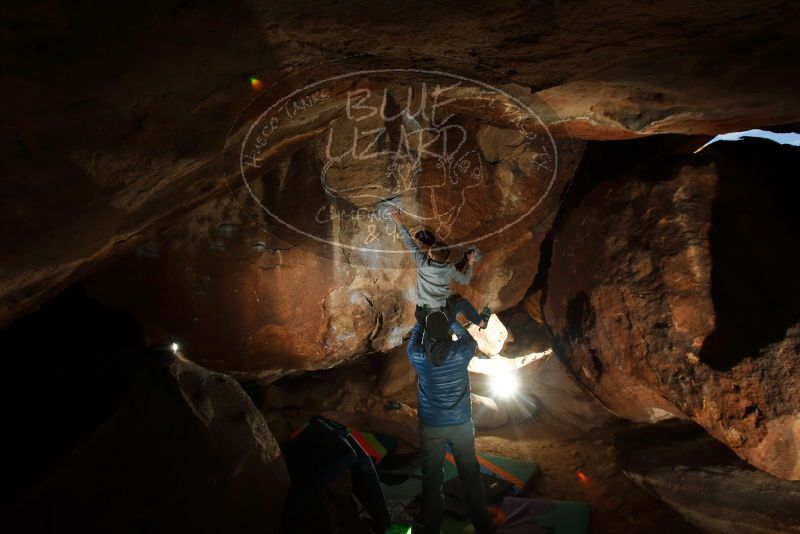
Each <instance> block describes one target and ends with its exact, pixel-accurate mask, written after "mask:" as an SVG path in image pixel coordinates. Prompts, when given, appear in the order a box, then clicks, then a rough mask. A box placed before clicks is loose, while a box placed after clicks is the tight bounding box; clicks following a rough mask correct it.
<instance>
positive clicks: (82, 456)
mask: <svg viewBox="0 0 800 534" xmlns="http://www.w3.org/2000/svg"><path fill="white" fill-rule="evenodd" d="M151 356H152V355H151ZM162 358H163V361H161V362H160V363H156V362H150V363H151V366H150V367H149V368H148V369H147V370H146V371H145V372H144V373H143V374H142V376H141V377H140V378H139V380H138V381H137V382H136V383H135V384H134V385H133V386H132V388H131V390H130V392H129V394H128V396H127V398H126V400H125V402H124V404H123V405H122V407H121V408H120V409H119V411H118V412H117V413H116V414H115V415H114V416H113V417H112V418H111V419H110V420H109V421H107V422H106V423H105V424H104V425H103V426H101V427H100V428H99V429H98V430H97V431H96V432H95V433H94V434H93V435H92V436H91V437H90V438H89V439H88V440H87V441H86V442H85V443H83V444H82V445H81V446H79V447H78V448H77V449H76V450H75V451H74V452H73V453H72V454H71V455H70V456H69V457H68V458H67V459H66V461H65V462H64V463H63V465H62V466H61V467H60V468H59V469H58V470H57V471H56V472H55V473H54V474H53V475H52V476H51V477H50V478H49V479H48V480H47V481H46V482H45V483H44V484H42V485H41V486H39V487H37V488H35V489H33V490H32V491H30V492H28V493H26V494H24V495H23V496H21V497H20V498H19V499H18V501H17V502H15V503H13V504H12V505H11V507H10V509H9V513H8V514H7V515H6V517H5V519H6V521H7V523H6V524H7V527H8V528H10V530H7V531H14V532H17V531H26V532H30V531H35V532H43V531H80V532H95V531H98V532H129V531H132V530H145V531H148V532H186V531H192V532H275V531H277V530H278V529H279V528H280V519H281V512H282V509H283V502H284V498H285V497H286V494H287V492H288V488H289V475H288V472H287V469H286V465H285V463H284V460H283V457H282V456H281V451H280V448H279V447H278V444H277V442H276V441H275V439H274V438H273V436H272V434H271V432H270V430H269V428H268V427H267V424H266V422H265V421H264V418H263V416H262V415H261V412H260V411H259V410H258V409H257V408H256V407H255V406H254V405H253V403H252V401H251V400H250V398H249V397H248V396H247V394H246V393H245V392H244V391H243V390H242V388H241V387H240V386H239V384H238V383H237V382H236V381H235V380H233V379H232V378H231V377H229V376H226V375H223V374H220V373H214V372H210V371H208V370H206V369H204V368H202V367H200V366H198V365H196V364H193V363H191V362H188V361H187V360H185V359H184V358H183V357H182V356H180V355H178V356H177V357H174V358H173V357H172V356H169V357H166V356H162ZM44 424H46V423H44Z"/></svg>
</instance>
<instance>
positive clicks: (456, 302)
mask: <svg viewBox="0 0 800 534" xmlns="http://www.w3.org/2000/svg"><path fill="white" fill-rule="evenodd" d="M438 310H444V312H445V313H446V314H447V318H448V319H450V320H451V321H454V320H456V318H457V317H458V314H459V313H460V314H461V315H463V316H464V317H466V319H467V321H469V322H471V323H472V324H476V325H479V326H480V324H481V322H482V321H483V317H481V314H479V313H478V310H476V309H475V307H474V306H473V305H472V303H471V302H470V301H468V300H467V299H465V298H464V297H462V296H460V295H454V296H452V297H449V298H448V299H447V305H446V307H445V308H431V307H430V306H420V305H417V308H416V309H415V310H414V318H415V319H416V320H417V322H418V323H419V324H421V325H423V326H424V325H425V317H426V316H427V315H428V314H429V313H431V312H434V311H438Z"/></svg>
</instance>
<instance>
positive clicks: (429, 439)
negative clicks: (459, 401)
mask: <svg viewBox="0 0 800 534" xmlns="http://www.w3.org/2000/svg"><path fill="white" fill-rule="evenodd" d="M419 437H420V455H421V457H422V522H423V525H424V527H425V532H426V533H427V534H439V531H440V530H441V528H442V520H443V518H444V497H443V495H442V484H443V483H444V470H443V469H442V465H443V464H444V456H445V453H446V452H447V445H448V444H449V445H450V447H451V448H452V450H453V457H454V458H455V460H456V467H457V468H458V476H459V478H460V479H461V487H462V488H464V491H465V493H466V497H467V506H468V508H469V516H470V519H472V524H473V526H474V527H475V530H476V531H477V532H478V533H479V534H488V533H490V532H491V531H492V521H491V519H490V517H489V510H488V508H487V507H486V490H485V489H484V487H483V481H482V480H481V476H480V467H479V466H478V459H477V458H476V456H475V426H474V425H473V424H472V420H469V421H467V422H466V423H464V424H461V425H455V426H425V425H423V424H422V423H420V425H419Z"/></svg>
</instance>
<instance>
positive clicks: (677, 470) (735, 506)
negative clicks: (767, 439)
mask: <svg viewBox="0 0 800 534" xmlns="http://www.w3.org/2000/svg"><path fill="white" fill-rule="evenodd" d="M614 447H615V449H616V462H617V465H618V466H619V467H620V469H622V470H623V471H624V472H625V475H626V476H627V477H628V478H629V479H630V480H631V481H633V482H634V483H636V484H637V485H639V486H640V487H642V488H643V489H644V490H645V491H647V492H648V493H650V494H651V495H653V496H654V497H657V498H658V499H661V500H663V501H666V502H668V503H669V504H670V506H672V507H673V508H674V509H675V510H676V511H677V512H679V513H680V514H681V515H683V516H684V517H685V518H686V519H687V520H688V521H690V522H691V523H693V524H694V525H695V526H697V527H698V528H700V530H701V531H703V532H792V531H795V530H796V527H797V524H798V519H799V518H798V514H799V513H800V496H799V494H798V493H797V491H796V489H797V483H796V482H789V481H786V480H781V479H778V478H775V477H773V476H771V475H769V474H767V473H764V472H762V471H759V470H758V469H755V468H754V467H753V466H751V465H749V464H747V463H746V462H745V461H743V460H742V459H740V458H739V457H738V456H736V454H734V453H733V452H732V451H731V450H730V449H728V448H727V447H726V446H725V445H723V444H722V443H720V442H718V441H716V440H715V439H714V438H712V437H711V436H709V435H708V433H707V432H706V431H705V430H703V428H701V427H700V426H699V425H697V424H695V423H692V422H690V421H678V420H671V421H664V422H661V423H658V424H656V425H648V426H644V427H637V428H631V429H626V430H622V431H620V432H618V433H617V435H616V436H615V439H614Z"/></svg>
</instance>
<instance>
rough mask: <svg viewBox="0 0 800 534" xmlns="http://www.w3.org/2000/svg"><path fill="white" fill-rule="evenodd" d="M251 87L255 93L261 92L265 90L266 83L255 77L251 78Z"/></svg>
mask: <svg viewBox="0 0 800 534" xmlns="http://www.w3.org/2000/svg"><path fill="white" fill-rule="evenodd" d="M250 87H252V88H253V90H255V91H261V90H262V89H263V88H264V83H263V82H262V81H261V80H259V79H258V78H257V77H255V76H250Z"/></svg>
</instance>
